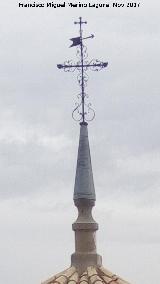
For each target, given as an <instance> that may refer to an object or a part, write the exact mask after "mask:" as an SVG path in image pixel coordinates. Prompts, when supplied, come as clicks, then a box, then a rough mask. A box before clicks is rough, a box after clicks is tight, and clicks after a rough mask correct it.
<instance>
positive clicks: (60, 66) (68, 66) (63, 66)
mask: <svg viewBox="0 0 160 284" xmlns="http://www.w3.org/2000/svg"><path fill="white" fill-rule="evenodd" d="M107 65H108V62H100V63H93V64H83V67H84V68H89V67H101V68H105V67H107ZM57 67H58V68H59V69H65V68H80V67H81V68H82V65H79V64H75V65H67V64H64V65H63V64H57Z"/></svg>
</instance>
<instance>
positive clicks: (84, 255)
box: [71, 199, 102, 273]
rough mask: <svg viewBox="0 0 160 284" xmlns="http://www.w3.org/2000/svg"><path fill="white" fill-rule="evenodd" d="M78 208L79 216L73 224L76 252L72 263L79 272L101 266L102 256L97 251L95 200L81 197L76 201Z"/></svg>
mask: <svg viewBox="0 0 160 284" xmlns="http://www.w3.org/2000/svg"><path fill="white" fill-rule="evenodd" d="M75 205H76V206H77V208H78V213H79V214H78V218H77V220H76V222H75V223H73V225H72V229H73V231H74V232H75V253H73V254H72V256H71V264H72V265H73V266H75V267H76V269H77V270H78V272H79V273H83V272H84V271H85V270H86V268H87V267H88V266H92V265H95V266H101V265H102V257H101V256H100V255H98V254H97V251H96V231H97V230H98V224H97V223H96V222H95V221H94V219H93V217H92V207H93V206H94V201H93V200H85V199H81V200H80V199H79V200H76V201H75Z"/></svg>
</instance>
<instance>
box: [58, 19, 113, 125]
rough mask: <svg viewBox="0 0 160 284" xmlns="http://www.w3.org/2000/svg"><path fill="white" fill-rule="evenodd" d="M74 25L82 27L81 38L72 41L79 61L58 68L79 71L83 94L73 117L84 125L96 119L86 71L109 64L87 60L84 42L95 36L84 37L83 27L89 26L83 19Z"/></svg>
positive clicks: (66, 70)
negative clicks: (89, 95) (87, 92)
mask: <svg viewBox="0 0 160 284" xmlns="http://www.w3.org/2000/svg"><path fill="white" fill-rule="evenodd" d="M74 24H79V26H80V30H79V37H75V38H71V39H70V40H71V41H72V45H71V46H70V47H73V46H77V57H78V59H79V61H78V62H77V63H75V64H74V63H72V61H71V60H68V61H66V62H65V63H64V64H58V65H57V67H58V68H59V69H63V70H64V71H65V72H73V71H75V70H76V69H77V70H78V71H79V74H78V76H77V79H78V83H79V85H80V88H81V93H80V94H78V99H79V100H80V101H79V102H77V103H76V107H75V109H74V110H73V112H72V117H73V119H74V120H76V121H81V123H82V124H87V121H91V120H93V119H94V117H95V112H94V110H93V109H92V108H91V103H87V102H86V100H87V98H88V95H87V94H86V93H85V88H86V86H87V81H88V75H87V73H86V71H87V70H88V69H90V70H93V71H99V70H101V69H102V68H105V67H107V65H108V62H101V61H99V60H97V59H92V60H91V61H88V60H87V58H88V54H87V48H86V46H85V45H84V44H83V41H84V40H85V39H88V38H93V37H94V35H93V34H92V35H90V36H88V37H83V30H82V25H83V24H87V22H86V21H85V22H83V21H82V17H80V18H79V21H78V22H74ZM76 113H77V114H78V117H77V116H76Z"/></svg>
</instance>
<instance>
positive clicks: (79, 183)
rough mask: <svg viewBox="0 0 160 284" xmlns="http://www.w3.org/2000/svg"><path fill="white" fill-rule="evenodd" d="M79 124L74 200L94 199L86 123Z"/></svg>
mask: <svg viewBox="0 0 160 284" xmlns="http://www.w3.org/2000/svg"><path fill="white" fill-rule="evenodd" d="M80 125H81V126H80V138H79V148H78V158H77V169H76V178H75V186H74V200H77V199H82V198H83V199H90V200H94V201H95V200H96V195H95V188H94V181H93V173H92V164H91V156H90V148H89V140H88V129H87V123H84V122H83V123H81V124H80Z"/></svg>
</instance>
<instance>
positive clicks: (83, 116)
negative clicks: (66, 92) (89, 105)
mask: <svg viewBox="0 0 160 284" xmlns="http://www.w3.org/2000/svg"><path fill="white" fill-rule="evenodd" d="M79 19H80V22H79V24H80V47H81V66H82V69H81V70H82V86H81V88H82V123H84V122H85V113H84V66H83V42H82V18H81V17H80V18H79Z"/></svg>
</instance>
